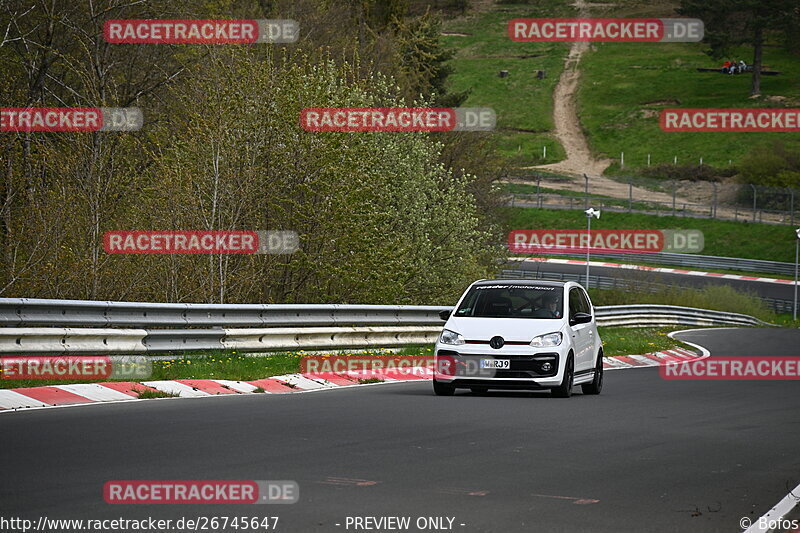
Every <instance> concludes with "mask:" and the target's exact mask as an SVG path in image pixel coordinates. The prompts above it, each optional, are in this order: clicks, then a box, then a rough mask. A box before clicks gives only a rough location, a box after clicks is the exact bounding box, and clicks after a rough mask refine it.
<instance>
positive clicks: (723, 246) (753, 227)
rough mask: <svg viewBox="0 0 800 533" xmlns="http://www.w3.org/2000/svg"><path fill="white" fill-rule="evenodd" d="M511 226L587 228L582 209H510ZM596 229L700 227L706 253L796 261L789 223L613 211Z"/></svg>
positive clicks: (604, 215)
mask: <svg viewBox="0 0 800 533" xmlns="http://www.w3.org/2000/svg"><path fill="white" fill-rule="evenodd" d="M505 213H506V215H507V217H508V225H509V229H575V228H580V229H583V228H586V215H584V213H583V211H582V210H548V209H532V208H522V207H513V208H506V209H505ZM592 229H698V230H701V231H702V232H703V235H704V238H705V248H704V249H703V251H702V254H703V255H718V256H723V257H742V258H748V259H765V260H768V261H785V262H794V244H795V243H794V240H795V238H796V237H795V235H794V230H793V229H792V228H791V227H789V226H778V225H771V224H751V223H747V222H733V221H724V220H709V219H696V218H683V217H672V216H655V215H642V214H638V213H612V212H609V211H606V212H605V213H603V214H602V217H601V218H600V220H598V221H594V222H593V224H592Z"/></svg>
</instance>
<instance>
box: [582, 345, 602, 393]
mask: <svg viewBox="0 0 800 533" xmlns="http://www.w3.org/2000/svg"><path fill="white" fill-rule="evenodd" d="M602 390H603V352H602V351H600V353H598V354H597V366H596V367H595V369H594V379H593V380H592V381H591V383H584V384H583V385H581V391H582V392H583V393H584V394H600V391H602Z"/></svg>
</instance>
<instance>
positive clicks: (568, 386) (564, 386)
mask: <svg viewBox="0 0 800 533" xmlns="http://www.w3.org/2000/svg"><path fill="white" fill-rule="evenodd" d="M574 380H575V367H574V364H573V362H572V355H570V356H569V359H567V366H566V367H564V377H563V378H562V379H561V385H559V386H558V387H555V388H554V389H552V390H551V391H550V393H551V394H552V395H553V396H554V397H556V398H569V397H570V396H572V383H573V381H574Z"/></svg>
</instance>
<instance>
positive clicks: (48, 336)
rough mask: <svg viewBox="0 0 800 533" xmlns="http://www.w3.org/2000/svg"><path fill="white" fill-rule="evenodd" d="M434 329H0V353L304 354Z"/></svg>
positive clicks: (417, 340)
mask: <svg viewBox="0 0 800 533" xmlns="http://www.w3.org/2000/svg"><path fill="white" fill-rule="evenodd" d="M441 324H442V321H441V320H440V321H439V325H438V326H350V327H304V328H213V329H177V330H175V329H158V330H145V329H124V328H120V329H108V328H0V355H3V354H4V355H40V354H129V353H169V352H172V353H176V352H186V351H195V350H241V351H262V350H263V351H272V350H301V349H303V350H305V349H329V348H371V347H384V346H404V345H416V344H433V343H434V342H436V339H437V338H438V336H439V334H440V333H441V331H442V326H441Z"/></svg>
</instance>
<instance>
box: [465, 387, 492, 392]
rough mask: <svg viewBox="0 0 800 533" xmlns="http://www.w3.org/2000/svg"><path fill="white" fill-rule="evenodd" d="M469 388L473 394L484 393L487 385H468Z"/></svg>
mask: <svg viewBox="0 0 800 533" xmlns="http://www.w3.org/2000/svg"><path fill="white" fill-rule="evenodd" d="M469 390H471V391H472V393H473V394H486V391H488V390H489V387H470V388H469Z"/></svg>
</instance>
